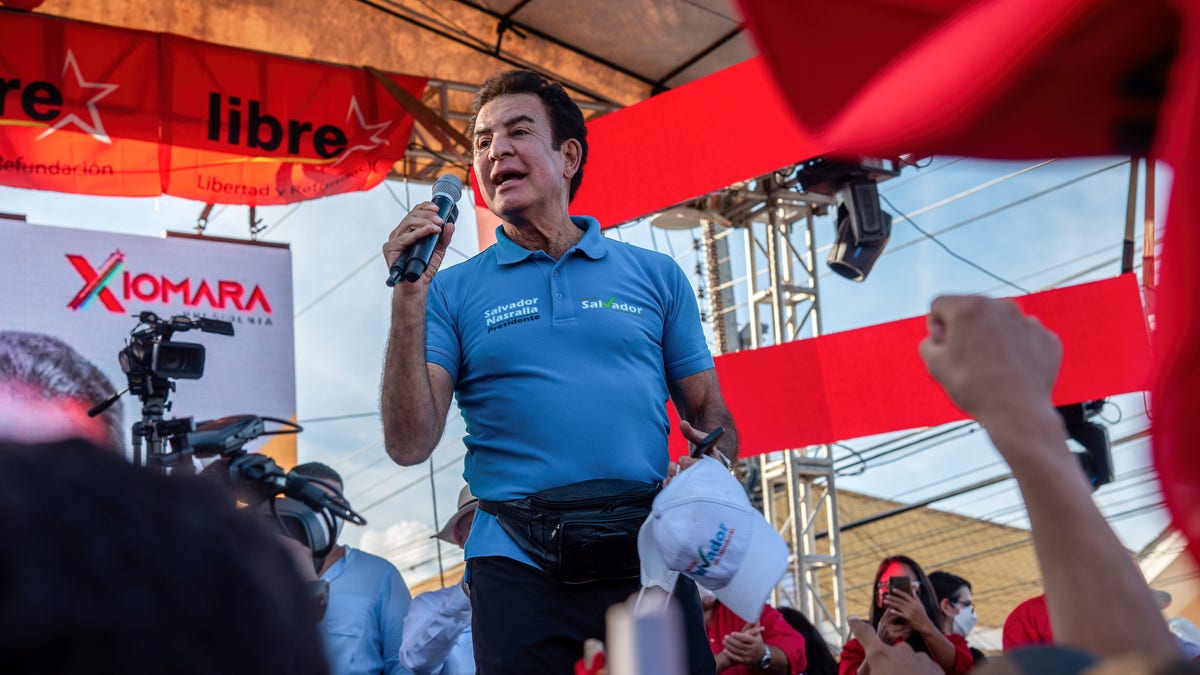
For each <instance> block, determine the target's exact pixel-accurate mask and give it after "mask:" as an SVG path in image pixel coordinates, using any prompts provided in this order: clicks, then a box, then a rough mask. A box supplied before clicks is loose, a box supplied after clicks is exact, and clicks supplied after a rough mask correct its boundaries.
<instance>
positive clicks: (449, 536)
mask: <svg viewBox="0 0 1200 675" xmlns="http://www.w3.org/2000/svg"><path fill="white" fill-rule="evenodd" d="M478 506H479V501H478V500H476V501H473V502H471V503H470V504H467V505H466V506H464V507H462V508H461V509H459V510H457V511H455V512H454V515H453V516H450V520H447V521H446V524H445V526H443V527H442V529H441V530H438V533H437V534H434V535H432V536H430V537H429V538H430V539H441V540H442V541H444V542H446V543H448V544H454V545H455V546H458V542H457V541H455V540H454V528H456V527H458V521H460V520H462V519H463V518H464V517H466V516H467V514H471V515H474V514H475V508H476V507H478Z"/></svg>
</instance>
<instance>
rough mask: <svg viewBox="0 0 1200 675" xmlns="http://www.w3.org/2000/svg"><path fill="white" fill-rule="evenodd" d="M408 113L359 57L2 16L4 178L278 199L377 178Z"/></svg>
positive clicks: (64, 187)
mask: <svg viewBox="0 0 1200 675" xmlns="http://www.w3.org/2000/svg"><path fill="white" fill-rule="evenodd" d="M389 77H391V78H392V79H393V80H394V81H395V82H396V83H397V84H398V85H400V86H401V87H403V88H404V89H406V90H408V91H409V92H410V93H412V94H414V95H416V96H420V94H421V92H422V90H423V89H424V87H425V80H424V79H423V78H417V77H409V76H403V75H389ZM412 124H413V120H412V117H411V116H409V115H408V113H407V112H406V111H405V109H404V108H403V107H402V106H401V105H400V104H399V103H397V102H396V101H395V100H394V99H392V98H391V97H390V96H389V95H387V93H386V92H384V91H383V89H382V88H381V87H380V86H379V85H378V83H377V82H376V81H375V80H374V78H373V77H372V76H370V75H369V74H368V73H367V72H366V71H365V70H363V69H361V68H351V67H345V66H332V65H327V64H321V63H316V62H312V61H304V60H300V59H291V58H284V57H279V56H272V55H268V54H264V53H260V52H253V51H249V50H244V49H234V48H231V47H221V46H217V45H211V44H206V43H203V42H199V41H196V40H191V39H187V38H182V37H178V36H173V35H163V34H156V33H149V32H145V31H135V30H125V29H120V28H112V27H108V26H99V25H96V24H91V23H85V22H80V21H71V20H67V19H59V18H54V17H47V16H42V15H35V14H30V15H19V14H18V15H11V14H10V15H6V16H5V20H4V22H3V23H2V24H0V183H3V184H6V185H12V186H15V187H23V188H32V189H39V190H55V191H59V192H78V193H84V194H99V195H121V196H130V197H138V196H150V195H158V194H162V193H167V194H172V195H176V196H179V197H186V198H190V199H196V200H200V201H204V202H209V203H214V202H220V203H231V204H251V205H262V204H284V203H288V202H295V201H300V200H304V199H312V198H314V197H322V196H325V195H330V194H337V193H341V192H349V191H354V190H365V189H369V188H371V187H374V186H375V185H377V184H379V182H380V181H382V180H383V178H384V177H385V176H386V175H387V172H388V171H389V169H390V168H391V165H392V163H393V162H395V161H396V160H398V159H400V158H402V157H403V156H404V153H405V151H406V150H407V147H408V139H409V135H410V134H411V131H412Z"/></svg>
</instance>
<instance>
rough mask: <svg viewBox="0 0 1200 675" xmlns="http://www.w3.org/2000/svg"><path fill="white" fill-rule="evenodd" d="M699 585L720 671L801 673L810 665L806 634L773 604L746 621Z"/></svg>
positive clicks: (732, 674) (735, 674)
mask: <svg viewBox="0 0 1200 675" xmlns="http://www.w3.org/2000/svg"><path fill="white" fill-rule="evenodd" d="M696 588H697V589H698V590H699V591H700V604H701V606H703V607H704V628H705V630H706V631H707V632H708V646H709V647H711V648H712V652H713V656H715V657H716V659H717V672H718V673H723V675H748V674H749V673H774V674H775V675H798V674H799V673H803V672H804V671H805V670H806V669H807V668H808V659H807V658H806V656H805V645H804V636H802V635H800V633H798V632H797V631H796V629H795V628H792V626H791V625H790V624H788V622H787V621H786V620H784V618H783V615H782V614H780V613H779V611H778V610H776V609H775V608H774V607H772V606H770V605H763V610H762V615H761V616H759V619H758V621H756V622H754V623H746V621H745V620H744V619H742V618H741V617H739V616H738V615H737V614H734V613H733V612H732V611H731V610H730V609H729V608H728V607H726V606H725V605H722V604H721V602H720V601H719V600H717V598H716V596H714V595H713V594H712V592H711V591H709V590H708V589H707V588H705V587H704V586H703V585H700V584H697V585H696Z"/></svg>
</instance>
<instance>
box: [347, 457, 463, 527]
mask: <svg viewBox="0 0 1200 675" xmlns="http://www.w3.org/2000/svg"><path fill="white" fill-rule="evenodd" d="M463 457H466V453H463V454H461V455H459V456H458V457H455V458H454V459H452V460H450V461H449V462H447V463H445V464H443V465H441V466H439V467H438V468H437V469H434V473H441V472H442V471H443V470H445V469H447V468H449V467H451V466H454V465H455V464H456V463H457V462H458V461H459V460H461V459H462V458H463ZM427 461H433V459H432V457H431V458H430V459H429V460H427ZM424 480H425V477H424V476H422V477H421V478H418V479H417V480H416V481H413V482H411V483H406V484H405V485H403V486H401V487H399V488H397V489H396V490H394V491H392V492H389V493H388V494H386V495H384V496H383V497H380V498H379V499H376V500H375V501H373V502H371V503H370V504H368V505H367V506H364V507H363V508H361V509H359V511H360V512H361V511H367V510H369V509H373V508H375V507H376V506H379V505H380V504H382V503H384V502H386V501H388V500H390V499H392V498H393V497H396V496H397V495H399V494H401V493H403V492H405V491H407V490H410V489H412V488H413V487H416V486H417V485H420V484H421V483H422V482H423V481H424Z"/></svg>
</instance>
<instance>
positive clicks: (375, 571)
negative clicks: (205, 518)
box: [292, 462, 412, 675]
mask: <svg viewBox="0 0 1200 675" xmlns="http://www.w3.org/2000/svg"><path fill="white" fill-rule="evenodd" d="M292 473H293V474H295V475H298V476H304V477H306V478H314V479H316V480H319V481H323V482H326V483H329V484H331V485H334V486H336V487H337V490H338V492H339V493H340V492H341V491H342V489H343V487H344V485H343V484H342V477H341V475H340V474H338V472H337V471H334V470H333V469H332V468H330V467H329V466H327V465H325V464H322V463H320V462H308V463H306V464H300V465H298V466H296V467H294V468H293V469H292ZM337 524H338V528H337V529H338V534H340V533H341V524H342V520H341V519H338V520H337ZM318 574H319V575H320V577H321V579H323V580H325V581H328V582H329V604H328V606H327V608H326V610H325V618H324V619H322V621H321V632H322V633H323V634H324V637H325V651H326V652H327V653H328V654H329V665H330V668H331V670H332V671H333V673H334V675H358V674H366V673H387V674H388V675H392V674H393V673H406V672H408V671H406V670H405V669H404V668H403V667H402V666H401V665H400V645H401V643H402V641H403V638H404V617H405V615H406V614H408V606H409V604H410V603H411V602H412V596H411V595H410V594H409V592H408V586H407V585H406V584H405V583H404V578H403V577H401V576H400V571H399V570H397V569H396V567H395V566H394V565H392V564H391V563H390V562H388V561H386V560H384V559H383V558H380V557H379V556H375V555H371V554H370V553H367V552H365V551H360V550H358V549H355V548H351V547H349V546H344V545H342V544H339V543H337V541H336V538H335V541H334V543H333V547H332V548H331V549H330V551H329V554H328V555H327V556H325V561H324V564H323V565H322V566H321V569H320V570H319V571H318Z"/></svg>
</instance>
